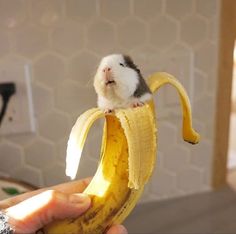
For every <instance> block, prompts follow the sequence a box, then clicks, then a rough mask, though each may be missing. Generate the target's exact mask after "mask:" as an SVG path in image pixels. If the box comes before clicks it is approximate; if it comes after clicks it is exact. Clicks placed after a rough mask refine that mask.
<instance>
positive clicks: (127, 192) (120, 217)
mask: <svg viewBox="0 0 236 234" xmlns="http://www.w3.org/2000/svg"><path fill="white" fill-rule="evenodd" d="M167 83H169V84H171V85H173V86H174V87H175V88H176V89H177V91H178V93H179V95H180V101H181V104H182V110H183V138H184V140H186V141H187V142H190V143H193V144H196V143H198V141H199V138H200V136H199V134H198V133H196V132H195V131H194V129H193V128H192V116H191V107H190V103H189V99H188V96H187V94H186V92H185V90H184V88H183V86H182V85H181V84H180V83H179V82H178V80H177V79H175V78H174V77H173V76H171V75H169V74H167V73H156V74H154V75H152V76H150V77H149V79H148V84H149V87H150V89H151V91H152V92H153V93H155V92H156V91H157V90H158V89H159V88H160V87H161V86H162V85H164V84H167ZM154 109H155V108H154V102H153V100H152V101H150V102H149V103H147V104H145V105H144V106H142V107H138V108H128V109H119V110H115V113H114V114H111V115H104V113H103V112H102V111H101V110H99V109H98V108H93V109H90V110H88V111H86V112H85V113H83V114H82V115H81V116H80V117H79V118H78V120H77V122H76V124H75V126H74V127H73V129H72V131H71V134H70V138H69V141H68V147H67V171H66V173H67V175H69V176H71V177H72V178H74V177H75V175H76V172H77V168H78V165H79V159H80V157H81V153H82V150H83V147H84V143H85V140H86V137H87V134H88V132H89V129H90V128H91V126H92V124H93V123H94V122H95V121H96V120H98V119H100V118H105V124H104V130H103V140H102V148H101V159H100V162H99V166H98V169H97V172H96V174H95V176H94V177H93V179H92V181H91V183H90V184H89V186H88V187H87V188H86V190H85V191H84V193H86V194H88V195H90V196H91V198H92V207H91V208H90V209H89V210H88V211H87V212H86V213H85V214H83V215H82V216H80V217H78V218H76V219H65V220H62V221H57V222H53V223H51V224H49V225H48V226H46V227H45V228H44V229H43V231H44V233H49V234H62V233H66V234H78V233H84V234H89V233H90V234H101V233H105V232H106V230H107V229H108V228H109V227H110V226H111V225H113V224H120V223H122V222H123V221H124V219H125V218H126V217H127V216H128V215H129V214H130V212H131V211H132V209H133V208H134V206H135V205H136V203H137V202H138V200H139V198H140V196H141V195H142V192H143V189H144V186H145V184H146V183H147V182H148V180H149V178H150V176H151V174H152V172H153V169H154V166H155V161H156V153H157V145H156V142H157V127H156V118H155V112H154Z"/></svg>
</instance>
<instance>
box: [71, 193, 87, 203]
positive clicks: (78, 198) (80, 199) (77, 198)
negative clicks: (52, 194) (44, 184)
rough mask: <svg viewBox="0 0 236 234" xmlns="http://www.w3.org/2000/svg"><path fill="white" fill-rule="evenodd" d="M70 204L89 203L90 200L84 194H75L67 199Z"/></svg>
mask: <svg viewBox="0 0 236 234" xmlns="http://www.w3.org/2000/svg"><path fill="white" fill-rule="evenodd" d="M69 201H70V203H73V204H78V203H80V204H81V203H83V204H85V203H90V202H91V199H90V197H89V196H88V195H87V194H84V193H77V194H71V195H70V197H69Z"/></svg>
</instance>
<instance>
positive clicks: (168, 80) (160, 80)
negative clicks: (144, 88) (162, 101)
mask: <svg viewBox="0 0 236 234" xmlns="http://www.w3.org/2000/svg"><path fill="white" fill-rule="evenodd" d="M147 82H148V85H149V88H150V89H151V91H152V92H153V93H155V92H156V91H158V89H159V88H160V87H161V86H163V85H165V84H170V85H172V86H174V87H175V88H176V90H177V92H178V94H179V96H180V102H181V105H182V112H183V127H182V133H183V139H184V140H185V141H187V142H189V143H192V144H197V143H198V142H199V140H200V135H199V134H198V133H197V132H196V131H195V130H194V129H193V127H192V113H191V105H190V102H189V98H188V95H187V93H186V91H185V89H184V87H183V85H182V84H181V83H180V82H179V81H178V80H177V79H176V78H175V77H174V76H172V75H170V74H168V73H166V72H157V73H155V74H153V75H151V76H150V77H149V78H148V80H147Z"/></svg>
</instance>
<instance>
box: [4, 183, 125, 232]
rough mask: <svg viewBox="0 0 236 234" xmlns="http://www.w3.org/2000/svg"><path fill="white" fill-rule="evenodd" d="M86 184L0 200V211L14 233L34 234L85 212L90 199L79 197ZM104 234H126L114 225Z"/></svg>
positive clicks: (121, 228) (62, 185) (123, 229)
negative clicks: (54, 222)
mask: <svg viewBox="0 0 236 234" xmlns="http://www.w3.org/2000/svg"><path fill="white" fill-rule="evenodd" d="M89 182H90V179H83V180H80V181H73V182H68V183H64V184H60V185H57V186H53V187H51V188H48V189H39V190H35V191H33V192H28V193H24V194H22V195H18V196H16V197H13V198H9V199H6V200H3V201H0V209H1V210H2V209H4V210H5V211H4V212H5V213H6V214H7V216H8V217H9V221H8V223H9V224H10V226H11V227H13V229H14V230H15V233H24V234H26V233H34V232H36V231H37V230H38V229H40V228H42V227H44V226H45V225H47V224H48V223H50V222H52V221H54V220H60V219H64V218H75V217H78V216H80V215H81V214H83V213H84V212H85V211H86V210H87V209H89V207H90V205H91V200H90V198H89V197H88V196H86V195H84V194H81V192H83V191H84V189H85V188H86V187H87V185H88V184H89ZM78 192H79V193H78ZM107 234H127V230H126V229H125V228H124V227H123V226H122V225H114V226H112V227H111V228H110V229H109V230H108V231H107Z"/></svg>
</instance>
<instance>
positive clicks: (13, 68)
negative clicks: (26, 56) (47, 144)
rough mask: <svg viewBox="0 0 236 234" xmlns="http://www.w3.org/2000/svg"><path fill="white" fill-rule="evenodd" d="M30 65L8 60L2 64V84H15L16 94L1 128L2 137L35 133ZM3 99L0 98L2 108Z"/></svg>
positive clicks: (0, 72) (0, 80) (0, 77)
mask: <svg viewBox="0 0 236 234" xmlns="http://www.w3.org/2000/svg"><path fill="white" fill-rule="evenodd" d="M30 74H31V72H30V64H27V63H24V62H21V61H17V60H14V59H13V60H8V61H7V62H5V63H4V64H0V83H4V82H14V83H15V86H16V93H15V94H14V95H13V96H11V98H10V100H9V102H8V107H7V110H6V113H5V116H4V118H3V120H2V124H1V126H0V135H8V134H17V133H26V132H34V131H35V121H34V110H33V99H32V89H31V82H30V80H31V79H30V78H31V75H30ZM1 107H2V99H1V98H0V108H1Z"/></svg>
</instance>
